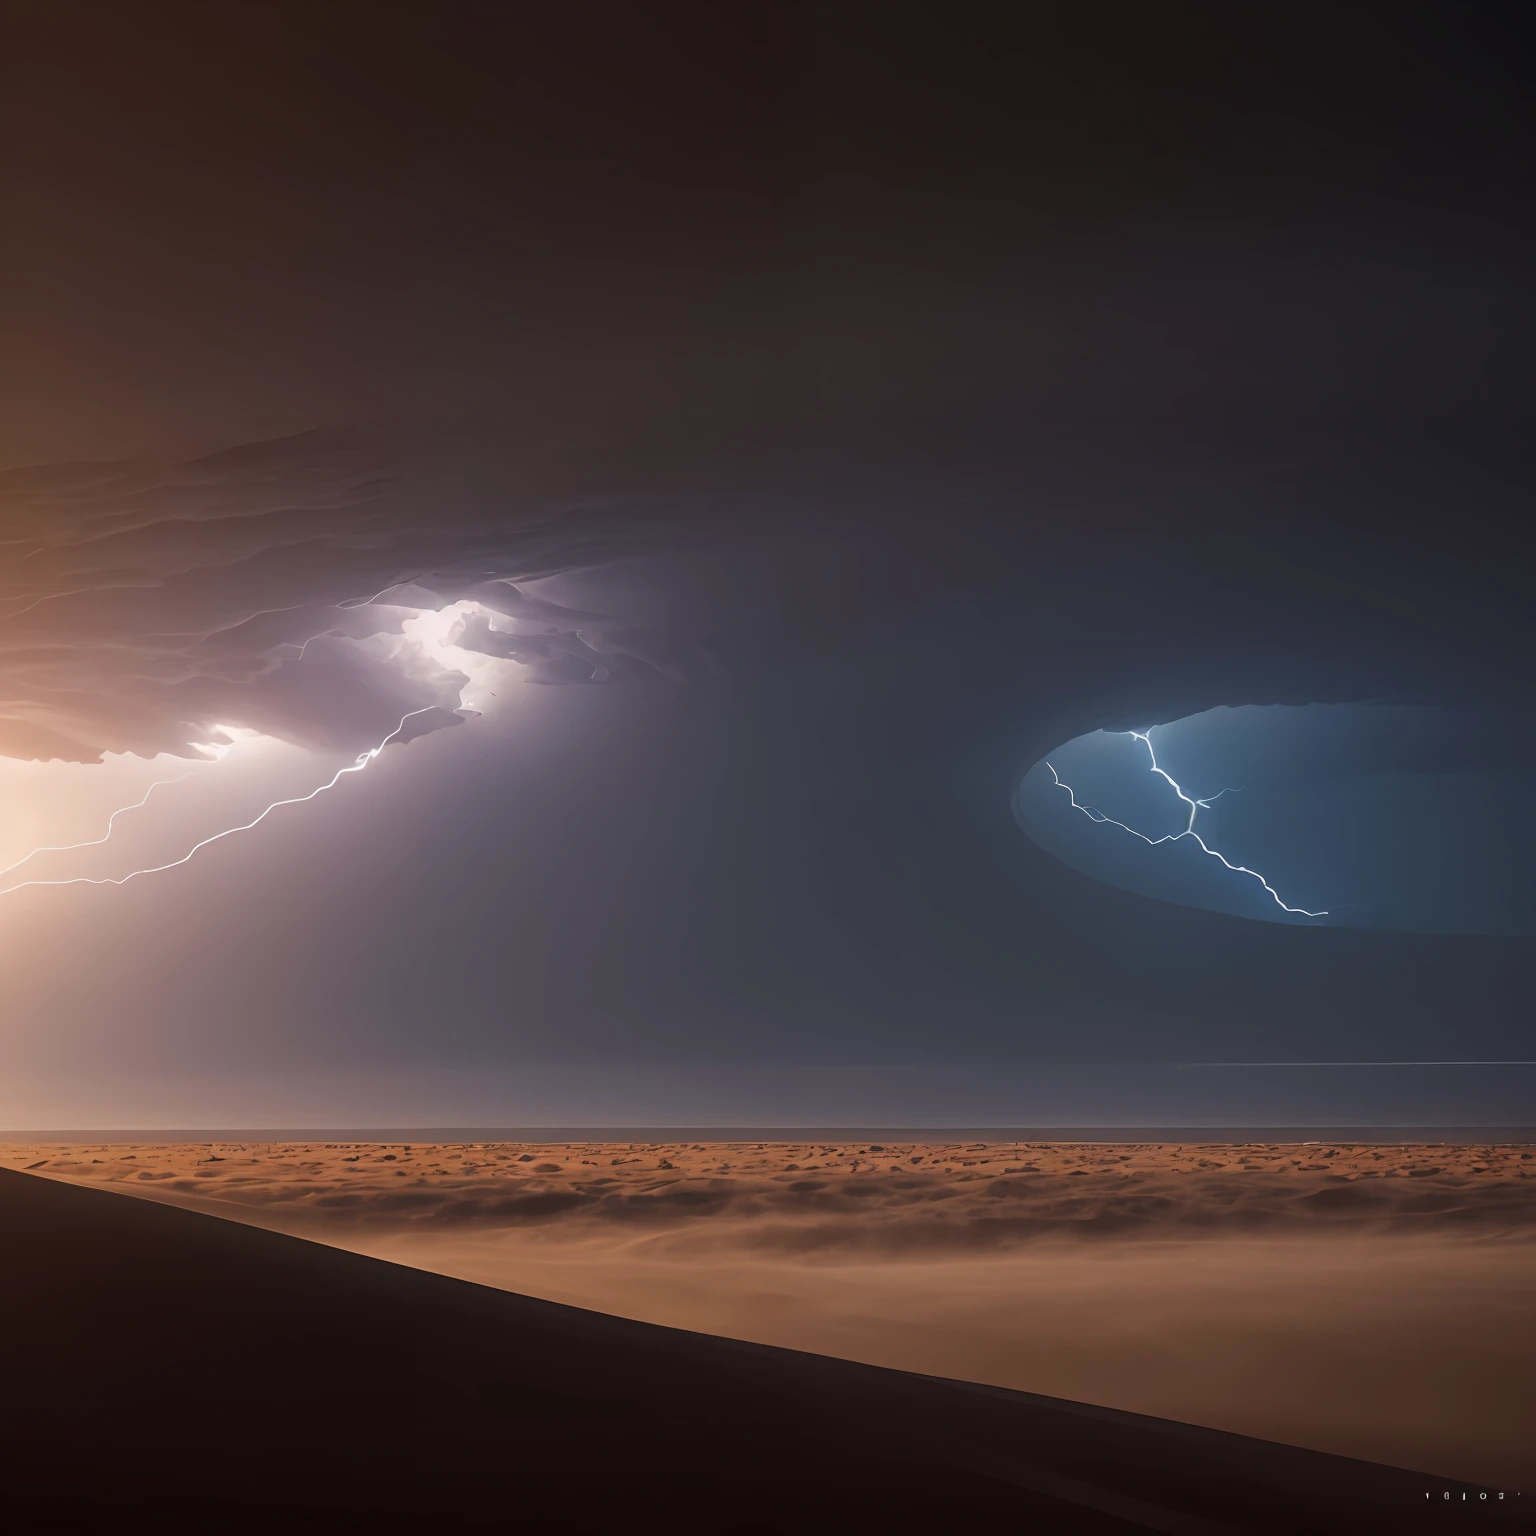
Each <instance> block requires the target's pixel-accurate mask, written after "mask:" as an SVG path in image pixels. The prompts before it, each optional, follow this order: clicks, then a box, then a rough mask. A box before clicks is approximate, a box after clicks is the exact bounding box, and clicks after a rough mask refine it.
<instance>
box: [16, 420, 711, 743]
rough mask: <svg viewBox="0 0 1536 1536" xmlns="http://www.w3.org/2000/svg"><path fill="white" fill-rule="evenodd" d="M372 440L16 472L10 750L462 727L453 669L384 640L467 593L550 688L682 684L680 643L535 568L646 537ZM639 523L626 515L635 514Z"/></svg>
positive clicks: (495, 651)
mask: <svg viewBox="0 0 1536 1536" xmlns="http://www.w3.org/2000/svg"><path fill="white" fill-rule="evenodd" d="M405 458H406V456H404V455H402V454H401V453H400V452H399V451H392V450H391V449H389V448H388V447H387V446H386V445H385V443H384V442H383V441H382V440H381V439H379V438H374V437H367V436H361V435H359V436H354V437H344V436H338V435H325V434H309V435H305V436H303V437H299V438H295V439H290V440H286V441H281V442H275V443H267V444H257V445H253V446H250V447H246V448H241V449H236V450H232V451H228V452H223V453H217V454H213V455H211V456H207V457H203V458H200V459H196V460H193V461H191V462H186V463H180V464H165V465H145V464H136V463H135V464H69V465H57V466H46V467H42V468H33V469H20V470H15V471H11V472H9V473H7V474H4V475H0V519H3V521H0V528H3V531H4V542H3V543H0V570H3V573H4V585H3V588H0V692H3V697H4V701H5V702H4V705H3V707H0V752H3V753H5V754H6V755H9V756H14V757H23V758H63V759H66V760H71V761H83V762H91V761H95V760H97V759H98V758H99V757H100V755H101V754H102V753H104V752H134V753H138V754H140V755H142V756H152V755H154V754H156V753H160V752H170V753H177V754H181V755H190V754H192V753H193V752H194V751H195V749H196V744H197V743H206V742H208V741H209V740H210V739H211V738H212V737H213V736H214V734H215V727H217V726H221V725H227V726H240V727H245V728H248V729H253V730H258V731H262V732H264V733H267V734H270V735H273V736H278V737H281V738H283V739H286V740H289V741H293V742H297V743H300V744H303V745H308V746H315V747H330V748H347V749H353V750H361V749H362V748H363V747H366V746H369V745H372V744H374V743H376V742H377V741H378V740H379V739H380V738H381V737H382V736H383V735H384V734H385V733H386V732H387V731H389V730H390V729H391V728H392V727H394V726H395V725H396V724H397V723H398V721H399V719H400V717H401V716H402V715H403V714H405V713H406V712H407V711H414V710H424V709H427V710H431V709H432V708H433V707H434V706H435V712H433V713H429V714H426V715H421V716H418V717H417V718H416V720H414V721H413V722H412V723H411V725H409V726H408V727H407V728H406V730H405V732H403V733H402V734H403V735H405V736H407V737H408V736H410V735H412V734H419V733H420V732H421V731H423V730H428V729H437V728H439V727H441V726H444V725H451V724H456V723H458V721H459V718H460V717H459V716H457V715H456V714H454V713H453V711H454V709H455V708H456V707H457V706H458V703H459V691H458V690H459V686H460V684H462V682H463V681H464V679H463V678H462V676H461V675H460V674H457V673H451V672H446V671H444V670H443V669H442V668H441V667H438V666H436V665H434V664H432V663H431V662H430V661H428V660H427V659H426V658H424V657H422V656H421V655H420V654H419V653H417V652H415V651H414V650H413V649H412V648H410V647H401V646H394V647H390V646H387V645H385V646H380V645H378V644H372V645H370V644H369V643H368V642H374V641H378V640H381V639H384V638H386V637H388V636H391V635H398V634H399V633H400V626H401V622H402V620H404V619H407V618H409V617H410V616H411V614H412V613H413V612H414V611H416V610H418V609H421V608H431V609H437V608H441V607H443V606H445V605H446V604H450V603H453V602H456V601H460V600H465V599H472V600H474V601H476V602H478V603H481V604H483V605H484V606H485V607H487V608H489V609H491V610H493V611H494V612H495V613H496V614H497V615H498V622H499V623H500V624H501V625H503V626H507V625H513V626H518V627H519V628H520V629H521V631H523V632H522V633H513V632H511V630H509V629H506V628H503V629H498V630H493V629H492V627H491V624H490V622H489V620H488V619H484V618H481V619H479V620H478V621H477V622H476V623H474V624H473V625H472V626H470V627H469V628H468V630H467V631H466V633H465V636H464V638H465V642H466V644H468V645H472V646H473V647H474V648H476V649H478V650H483V651H485V652H486V653H487V654H490V655H496V656H504V657H508V658H510V659H513V660H517V661H521V662H524V663H525V664H527V665H528V667H529V672H530V676H531V677H532V678H533V680H536V681H540V682H560V683H574V682H609V681H617V680H621V679H623V678H626V677H634V676H640V675H644V676H657V675H659V674H662V673H665V674H669V675H672V676H680V675H682V674H683V671H684V669H685V667H686V665H687V663H688V660H689V658H688V653H687V648H686V647H685V646H683V645H682V644H681V643H680V642H679V641H677V640H676V639H669V638H667V637H665V636H661V635H654V634H650V633H647V632H635V631H633V630H632V629H629V628H626V627H624V626H612V632H611V633H610V632H609V628H610V626H609V621H607V620H605V619H604V617H603V615H601V614H597V613H591V612H582V611H576V610H571V609H566V608H562V607H560V606H559V605H557V604H554V603H550V602H548V601H546V600H541V599H539V598H536V597H532V596H529V595H527V594H524V593H523V592H521V591H519V589H518V588H517V587H516V585H515V584H514V583H515V581H516V580H517V579H519V578H524V579H526V578H529V577H536V576H547V575H549V574H551V573H552V572H557V571H560V570H564V569H569V568H573V567H578V566H581V565H583V564H586V563H590V562H592V561H593V560H595V559H602V558H604V557H611V556H612V555H613V554H614V553H617V552H621V551H622V550H624V549H625V548H627V547H630V546H631V545H632V544H633V543H634V542H635V540H634V536H633V535H626V536H620V535H619V534H618V533H617V531H615V530H616V525H612V524H611V523H610V525H609V526H606V527H605V526H603V525H602V522H601V520H600V519H599V520H595V519H594V518H593V517H592V516H591V515H588V516H585V517H580V516H575V515H570V514H567V513H563V512H562V511H560V510H559V509H554V510H550V509H548V508H544V507H540V506H538V505H534V504H527V505H523V506H519V505H517V503H516V500H515V498H514V497H512V496H510V495H509V494H508V493H507V492H506V491H505V489H498V490H493V489H491V488H488V487H487V486H484V485H480V486H474V485H470V484H466V483H465V481H464V478H463V476H462V475H460V476H459V477H457V478H456V479H454V480H452V481H450V482H444V481H443V480H442V479H441V478H440V477H434V474H433V472H432V470H431V469H430V467H425V468H424V467H423V466H422V465H421V464H420V463H415V464H408V463H407V462H406V461H405ZM638 520H639V514H632V515H631V521H632V522H635V521H638Z"/></svg>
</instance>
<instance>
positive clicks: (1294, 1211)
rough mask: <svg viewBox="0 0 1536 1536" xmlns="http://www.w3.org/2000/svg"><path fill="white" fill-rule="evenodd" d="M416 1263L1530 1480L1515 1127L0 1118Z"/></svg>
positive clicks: (1528, 1255)
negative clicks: (360, 1125) (549, 1126)
mask: <svg viewBox="0 0 1536 1536" xmlns="http://www.w3.org/2000/svg"><path fill="white" fill-rule="evenodd" d="M0 1166H10V1167H12V1168H19V1169H20V1168H25V1169H30V1170H31V1171H34V1172H36V1173H38V1174H44V1175H48V1176H51V1177H57V1178H66V1179H71V1180H78V1181H89V1182H102V1183H106V1184H110V1185H112V1186H113V1187H115V1188H118V1189H121V1190H123V1191H125V1192H129V1193H133V1194H139V1195H147V1196H151V1197H153V1198H156V1199H162V1200H168V1201H171V1202H173V1203H176V1204H183V1205H189V1206H195V1207H197V1208H199V1209H203V1210H207V1211H212V1212H214V1213H217V1214H222V1215H226V1216H230V1217H233V1218H236V1219H238V1220H242V1221H247V1222H252V1223H255V1224H258V1225H262V1226H267V1227H273V1228H277V1229H279V1230H283V1231H287V1232H292V1233H296V1234H299V1235H302V1236H306V1237H310V1238H315V1239H318V1240H321V1241H324V1242H329V1243H332V1244H335V1245H337V1246H340V1247H345V1248H351V1249H354V1250H356V1251H359V1252H363V1253H368V1254H372V1255H375V1256H377V1257H381V1258H387V1259H393V1260H396V1261H398V1262H400V1263H405V1264H410V1265H414V1266H416V1267H418V1268H422V1269H432V1270H437V1271H440V1272H442V1273H445V1274H451V1275H456V1276H459V1277H461V1278H464V1279H469V1280H475V1281H479V1282H482V1283H485V1284H491V1285H496V1286H501V1287H504V1288H506V1289H510V1290H516V1291H521V1292H524V1293H527V1294H530V1295H536V1296H543V1297H547V1298H549V1299H551V1300H557V1301H565V1302H570V1303H574V1304H576V1305H580V1306H587V1307H592V1308H596V1309H598V1310H602V1311H606V1312H613V1313H619V1314H622V1315H625V1316H629V1317H635V1318H642V1319H645V1320H648V1321H652V1322H660V1323H667V1324H671V1325H674V1326H677V1327H684V1328H692V1329H697V1330H700V1331H704V1332H709V1333H719V1334H727V1335H732V1336H735V1337H740V1338H748V1339H754V1340H758V1341H761V1342H764V1343H772V1344H782V1345H788V1346H791V1347H795V1348H801V1349H809V1350H815V1351H819V1352H821V1353H826V1354H833V1355H840V1356H844V1357H847V1358H852V1359H858V1360H865V1361H869V1362H871V1363H874V1364H880V1365H889V1366H897V1367H901V1368H904V1369H908V1370H917V1371H925V1372H931V1373H933V1374H936V1375H947V1376H956V1377H962V1378H968V1379H971V1380H976V1381H983V1382H989V1383H993V1384H996V1385H1000V1386H1008V1387H1017V1388H1022V1389H1024V1390H1027V1391H1032V1392H1041V1393H1046V1394H1050V1395H1053V1396H1059V1397H1068V1398H1073V1399H1077V1400H1080V1401H1087V1402H1093V1403H1101V1404H1105V1405H1108V1406H1111V1407H1116V1408H1124V1409H1130V1410H1133V1411H1136V1412H1142V1413H1149V1414H1157V1415H1161V1416H1166V1417H1170V1418H1176V1419H1182V1420H1186V1421H1189V1422H1193V1423H1199V1424H1205V1425H1209V1426H1211V1427H1214V1428H1219V1429H1228V1430H1236V1431H1238V1432H1241V1433H1245V1434H1252V1435H1259V1436H1263V1437H1265V1438H1268V1439H1274V1440H1280V1441H1285V1442H1288V1443H1291V1444H1295V1445H1303V1446H1308V1447H1311V1448H1314V1449H1319V1450H1327V1451H1335V1452H1340V1453H1343V1454H1347V1455H1354V1456H1361V1457H1365V1458H1368V1459H1371V1460H1375V1461H1382V1462H1388V1463H1391V1464H1395V1465H1398V1466H1407V1467H1413V1468H1416V1469H1421V1470H1424V1471H1427V1472H1432V1473H1438V1474H1441V1475H1444V1476H1447V1477H1460V1478H1466V1479H1470V1480H1472V1481H1476V1482H1481V1483H1484V1484H1486V1485H1488V1486H1491V1487H1503V1488H1520V1487H1522V1486H1523V1487H1524V1488H1525V1489H1526V1490H1528V1492H1530V1493H1531V1494H1532V1495H1533V1496H1536V1444H1533V1441H1536V1437H1533V1436H1532V1435H1531V1433H1530V1426H1531V1425H1532V1424H1536V1307H1533V1306H1532V1305H1531V1300H1530V1298H1531V1297H1532V1296H1533V1295H1536V1241H1533V1239H1536V1152H1533V1150H1529V1149H1525V1148H1521V1147H1518V1146H1514V1147H1451V1146H1368V1145H1350V1146H1342V1145H1340V1146H1335V1145H1329V1146H1298V1145H1286V1144H1277V1145H1253V1146H1239V1147H1233V1146H1192V1145H1143V1144H1124V1145H1115V1144H1104V1145H1092V1146H1072V1145H1063V1144H1038V1143H1035V1144H1023V1143H1020V1144H1015V1145H1008V1144H1003V1145H998V1144H982V1143H972V1144H962V1143H950V1144H945V1145H912V1144H910V1143H906V1144H901V1145H888V1144H880V1143H876V1142H858V1143H849V1144H835V1145H834V1144H829V1143H819V1142H818V1143H804V1142H802V1143H797V1144H790V1143H755V1142H741V1143H734V1144H725V1143H718V1142H717V1143H698V1142H695V1143H686V1144H677V1145H656V1144H635V1145H630V1144H618V1143H580V1144H556V1143H530V1144H526V1145H516V1144H498V1145H482V1146H447V1145H444V1146H428V1145H422V1144H389V1145H382V1144H371V1143H370V1144H343V1143H325V1144H320V1143H279V1144H271V1145H255V1144H237V1143H213V1144H201V1145H199V1144H186V1143H182V1144H176V1145H142V1146H122V1145H111V1146H87V1145H75V1146H69V1147H62V1146H58V1145H37V1146H32V1147H26V1146H19V1145H13V1146H10V1147H7V1148H5V1149H4V1150H3V1152H0Z"/></svg>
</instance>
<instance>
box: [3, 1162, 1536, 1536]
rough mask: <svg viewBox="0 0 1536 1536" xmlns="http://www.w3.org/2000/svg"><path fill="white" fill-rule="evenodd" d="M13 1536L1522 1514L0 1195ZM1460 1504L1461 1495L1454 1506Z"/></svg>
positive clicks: (240, 1228) (1227, 1524)
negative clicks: (33, 1535)
mask: <svg viewBox="0 0 1536 1536" xmlns="http://www.w3.org/2000/svg"><path fill="white" fill-rule="evenodd" d="M0 1230H3V1231H4V1232H5V1234H6V1238H7V1242H8V1251H7V1263H6V1264H5V1265H3V1266H0V1317H3V1318H4V1319H5V1320H6V1391H5V1392H4V1393H3V1394H0V1457H3V1458H4V1463H5V1466H4V1471H5V1476H4V1477H3V1478H0V1522H3V1523H4V1524H5V1525H6V1528H7V1529H15V1530H38V1529H48V1530H92V1531H96V1530H110V1529H118V1528H126V1527H127V1525H128V1523H129V1522H132V1524H133V1525H134V1526H135V1527H137V1526H139V1525H142V1523H143V1521H144V1520H145V1519H146V1518H148V1519H150V1520H151V1523H152V1524H153V1525H154V1528H155V1529H157V1530H166V1531H171V1530H194V1529H195V1530H219V1531H231V1530H250V1531H268V1530H274V1529H283V1530H292V1529H307V1530H317V1531H318V1530H327V1531H331V1530H338V1529H348V1530H350V1529H357V1530H369V1531H373V1530H395V1529H413V1530H420V1529H430V1530H442V1531H459V1530H471V1529H473V1530H482V1529H491V1528H496V1529H501V1528H508V1527H516V1528H527V1529H535V1530H557V1529H558V1530H561V1531H572V1532H574V1531H603V1532H607V1531H611V1530H615V1529H650V1528H654V1526H655V1523H656V1522H657V1521H659V1520H664V1521H665V1522H666V1528H667V1529H670V1530H680V1531H700V1532H703V1531H709V1532H712V1533H713V1532H716V1531H754V1532H764V1533H766V1532H782V1531H797V1532H798V1531H838V1532H843V1531H850V1530H903V1531H925V1532H926V1531H936V1530H964V1531H967V1532H970V1531H975V1532H982V1533H997V1536H1002V1533H1005V1532H1006V1533H1013V1532H1024V1531H1030V1532H1034V1531H1050V1532H1062V1533H1071V1532H1082V1533H1095V1532H1097V1533H1103V1536H1111V1533H1115V1532H1130V1531H1162V1532H1170V1533H1172V1532H1180V1533H1186V1532H1187V1533H1203V1536H1214V1533H1218V1532H1227V1533H1232V1532H1241V1531H1247V1532H1255V1533H1266V1532H1275V1533H1279V1532H1285V1533H1287V1536H1289V1533H1292V1532H1295V1531H1300V1530H1305V1531H1318V1532H1330V1531H1337V1532H1356V1531H1360V1530H1364V1529H1393V1530H1404V1529H1410V1528H1417V1527H1418V1526H1420V1525H1421V1524H1428V1525H1434V1526H1435V1527H1436V1528H1438V1527H1439V1526H1441V1525H1442V1524H1444V1522H1445V1517H1446V1515H1447V1513H1448V1512H1449V1511H1451V1510H1452V1509H1453V1508H1454V1511H1455V1518H1457V1519H1458V1520H1459V1521H1460V1522H1461V1523H1464V1521H1465V1517H1466V1514H1467V1513H1468V1505H1467V1504H1465V1503H1463V1502H1462V1500H1461V1497H1460V1496H1461V1494H1462V1493H1468V1494H1469V1495H1470V1496H1471V1499H1472V1500H1473V1503H1472V1504H1471V1506H1470V1507H1471V1508H1473V1509H1476V1510H1477V1513H1478V1514H1479V1515H1485V1516H1487V1517H1489V1518H1490V1519H1491V1521H1492V1522H1493V1523H1495V1524H1500V1525H1502V1524H1505V1523H1506V1522H1515V1523H1518V1522H1519V1518H1520V1515H1521V1513H1522V1511H1521V1510H1520V1508H1519V1506H1518V1505H1517V1504H1516V1503H1515V1501H1513V1500H1509V1501H1505V1502H1503V1503H1500V1502H1497V1501H1495V1502H1491V1503H1478V1502H1476V1497H1477V1496H1476V1490H1469V1489H1463V1488H1452V1487H1449V1486H1446V1485H1443V1484H1441V1483H1439V1482H1438V1481H1436V1480H1433V1479H1427V1478H1424V1477H1422V1476H1418V1475H1415V1474H1412V1473H1403V1472H1396V1471H1393V1470H1391V1469H1388V1468H1381V1467H1372V1466H1370V1465H1367V1464H1364V1463H1360V1462H1352V1461H1346V1460H1341V1459H1339V1458H1334V1457H1328V1456H1319V1455H1315V1454H1313V1453H1309V1452H1305V1451H1296V1450H1291V1449H1289V1448H1286V1447H1283V1446H1273V1445H1267V1444H1264V1443H1263V1442H1259V1441H1253V1440H1246V1439H1242V1438H1239V1437H1233V1436H1227V1435H1220V1434H1216V1433H1212V1432H1210V1431H1205V1430H1200V1429H1192V1428H1189V1427H1187V1426H1181V1425H1177V1424H1169V1423H1164V1422H1159V1421H1156V1420H1148V1419H1139V1418H1136V1417H1133V1416H1128V1415H1124V1414H1117V1413H1113V1412H1110V1411H1107V1410H1103V1409H1095V1408H1091V1407H1081V1406H1078V1405H1074V1404H1071V1403H1061V1402H1055V1401H1052V1400H1050V1399H1047V1398H1040V1397H1031V1396H1028V1395H1024V1394H1017V1393H1007V1392H999V1391H996V1390H993V1389H987V1388H981V1387H968V1386H966V1385H964V1384H960V1383H949V1382H943V1381H936V1380H932V1379H929V1378H923V1377H916V1376H911V1375H904V1374H901V1373H896V1372H889V1371H881V1370H877V1369H873V1368H870V1367H867V1366H862V1365H856V1364H850V1363H847V1362H840V1361H836V1360H831V1359H826V1358H823V1357H817V1356H812V1355H804V1354H794V1353H790V1352H785V1351H780V1350H772V1349H765V1348H762V1347H760V1346H756V1345H751V1344H740V1343H735V1342H731V1341H728V1340H720V1339H711V1338H708V1337H705V1336H702V1335H698V1334H687V1333H679V1332H675V1331H672V1330H668V1329H658V1328H655V1327H652V1326H649V1325H646V1324H642V1323H633V1322H627V1321H624V1320H621V1319H617V1318H611V1317H604V1316H602V1315H599V1314H595V1313H590V1312H579V1311H575V1310H572V1309H570V1308H566V1307H561V1306H557V1305H553V1304H550V1303H547V1302H542V1301H537V1300H533V1299H529V1298H526V1297H521V1296H514V1295H509V1294H507V1293H505V1292H501V1291H496V1290H491V1289H488V1288H484V1287H478V1286H473V1285H466V1284H463V1283H462V1282H459V1281H456V1280H452V1279H448V1278H445V1277H442V1276H438V1275H431V1274H425V1273H422V1272H420V1271H417V1270H411V1269H406V1268H402V1267H399V1266H395V1265H390V1264H381V1263H378V1262H377V1261H375V1260H372V1259H368V1258H365V1257H362V1256H360V1255H356V1254H350V1253H345V1252H341V1251H338V1250H336V1249H333V1248H329V1247H326V1246H324V1245H321V1244H316V1243H308V1242H300V1241H296V1240H294V1239H293V1238H291V1237H286V1236H284V1235H282V1234H278V1233H273V1232H266V1231H261V1230H258V1229H256V1228H254V1227H251V1226H248V1225H243V1224H240V1223H237V1222H232V1221H216V1220H212V1219H210V1218H209V1217H207V1216H206V1215H203V1214H201V1213H199V1212H195V1211H189V1210H182V1209H175V1208H170V1207H166V1206H164V1205H158V1204H155V1203H152V1202H148V1201H139V1200H122V1199H119V1198H117V1197H116V1196H115V1195H113V1194H112V1193H109V1192H108V1191H106V1190H102V1189H90V1188H82V1187H71V1186H69V1185H67V1184H63V1183H59V1182H54V1181H49V1180H44V1179H22V1178H18V1177H16V1176H15V1175H12V1174H9V1173H4V1172H0ZM1445 1493H1450V1494H1452V1499H1451V1500H1445V1501H1444V1502H1442V1498H1441V1496H1442V1495H1443V1494H1445Z"/></svg>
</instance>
